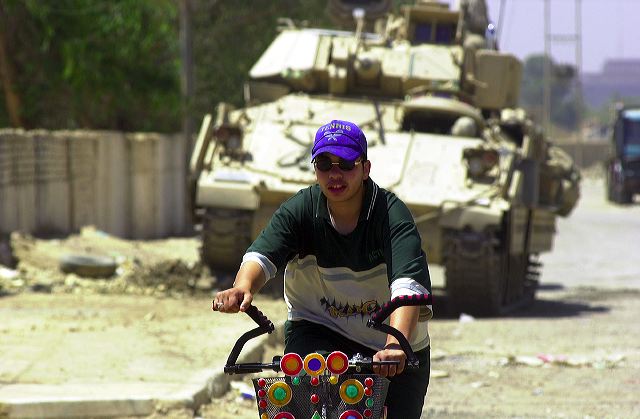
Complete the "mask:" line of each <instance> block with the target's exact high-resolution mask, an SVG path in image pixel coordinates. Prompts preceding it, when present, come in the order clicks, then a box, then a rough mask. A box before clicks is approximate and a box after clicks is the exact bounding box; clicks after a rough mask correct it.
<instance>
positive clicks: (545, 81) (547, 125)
mask: <svg viewBox="0 0 640 419" xmlns="http://www.w3.org/2000/svg"><path fill="white" fill-rule="evenodd" d="M550 26H551V5H550V0H544V61H543V63H542V64H543V67H542V86H543V92H542V121H543V122H542V125H543V126H544V132H545V133H546V135H547V136H549V137H552V135H551V134H552V133H551V42H550V41H551V33H550V30H549V28H550Z"/></svg>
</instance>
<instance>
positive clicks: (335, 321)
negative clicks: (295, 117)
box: [213, 120, 432, 419]
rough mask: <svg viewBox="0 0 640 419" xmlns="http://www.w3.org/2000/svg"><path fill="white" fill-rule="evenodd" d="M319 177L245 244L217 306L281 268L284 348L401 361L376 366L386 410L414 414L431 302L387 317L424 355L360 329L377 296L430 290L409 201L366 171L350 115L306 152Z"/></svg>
mask: <svg viewBox="0 0 640 419" xmlns="http://www.w3.org/2000/svg"><path fill="white" fill-rule="evenodd" d="M311 158H312V162H313V164H314V167H315V173H316V179H317V184H316V185H313V186H310V187H308V188H305V189H303V190H301V191H299V192H298V193H297V194H296V195H294V196H293V197H291V198H290V199H288V200H287V201H286V202H284V203H283V204H282V206H281V207H280V208H279V209H278V210H277V211H276V212H275V213H274V215H273V217H272V218H271V220H270V222H269V224H268V225H267V227H266V228H265V229H264V230H263V231H262V232H261V233H260V235H259V236H258V238H257V239H256V240H255V241H254V242H253V244H252V245H251V246H250V247H249V249H248V250H247V253H246V254H245V256H244V258H243V261H242V264H241V266H240V269H239V271H238V273H237V275H236V279H235V282H234V284H233V287H232V288H230V289H228V290H225V291H221V292H218V293H217V294H216V296H215V298H214V300H213V307H214V310H217V311H221V312H223V313H236V312H238V311H245V310H246V309H247V308H248V307H249V305H250V304H251V301H252V300H253V295H254V294H255V293H257V292H258V291H259V290H260V288H262V286H263V285H264V284H265V283H266V281H268V280H269V279H271V278H273V277H274V276H275V275H276V272H277V271H278V269H279V268H282V267H283V266H286V269H285V275H284V295H285V301H286V303H287V307H288V320H287V322H286V323H285V353H290V352H295V353H298V354H300V355H301V356H303V357H304V356H305V355H307V354H309V353H313V352H319V353H329V352H333V351H336V350H339V351H342V352H345V353H350V354H354V353H361V354H363V355H364V356H371V357H373V359H374V360H376V361H398V362H399V364H398V365H397V366H395V365H391V366H388V365H384V366H377V367H374V372H376V373H377V374H379V375H381V376H384V377H387V378H389V380H390V381H391V384H390V386H389V391H388V394H387V400H386V404H387V407H388V413H389V417H390V418H392V419H393V418H416V419H417V418H419V417H420V414H421V411H422V406H423V403H424V399H425V396H426V392H427V387H428V384H429V370H430V362H429V334H428V330H427V320H429V319H430V318H431V317H432V311H431V306H427V307H425V308H423V309H422V311H421V309H420V308H419V307H415V306H407V307H400V308H399V309H397V310H396V311H394V312H393V313H392V315H391V317H390V325H391V326H393V327H395V328H396V329H398V330H399V331H401V332H402V334H403V335H404V336H405V337H407V339H408V341H409V342H410V343H411V346H412V349H413V350H414V352H415V354H416V356H417V357H418V359H419V361H420V366H419V368H415V369H405V361H406V355H405V353H404V351H403V350H402V349H401V348H400V346H399V344H398V341H397V340H396V339H395V338H394V337H393V336H392V335H387V336H386V338H385V336H384V334H381V333H379V332H377V331H374V330H372V329H370V328H368V327H366V323H367V320H368V318H369V317H370V315H371V314H372V313H373V312H375V311H376V310H377V309H378V308H379V307H380V305H381V304H382V303H384V302H386V301H388V300H390V299H391V298H395V297H397V296H400V295H428V294H430V293H431V281H430V278H429V271H428V267H427V262H426V257H425V254H424V252H423V250H422V245H421V238H420V235H419V233H418V230H417V228H416V225H415V223H414V221H413V218H412V216H411V213H410V212H409V210H408V208H407V207H406V205H405V204H404V203H403V202H402V201H401V200H400V199H399V198H398V197H396V196H395V195H394V194H393V193H391V192H389V191H386V190H384V189H382V188H380V187H379V186H378V185H377V184H375V182H373V180H371V179H370V177H369V173H370V170H371V162H370V161H369V160H367V141H366V138H365V135H364V133H363V132H362V130H361V129H360V128H359V127H358V126H357V125H356V124H354V123H352V122H348V121H340V120H334V121H331V122H330V123H328V124H326V125H323V126H321V127H320V128H319V129H318V131H317V133H316V136H315V141H314V145H313V150H312V157H311Z"/></svg>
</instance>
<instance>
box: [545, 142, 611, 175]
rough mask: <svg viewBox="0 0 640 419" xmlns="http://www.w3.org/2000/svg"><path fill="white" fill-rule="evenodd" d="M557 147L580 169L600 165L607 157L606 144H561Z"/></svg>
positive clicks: (607, 146) (608, 147)
mask: <svg viewBox="0 0 640 419" xmlns="http://www.w3.org/2000/svg"><path fill="white" fill-rule="evenodd" d="M558 146H559V147H560V148H562V149H563V150H564V151H566V152H567V153H568V154H569V155H570V156H571V157H572V158H573V161H574V162H575V163H576V165H577V166H578V167H579V168H581V169H584V168H587V167H591V166H593V165H596V164H602V163H604V161H605V160H606V159H607V157H609V149H610V146H609V144H608V143H561V144H558Z"/></svg>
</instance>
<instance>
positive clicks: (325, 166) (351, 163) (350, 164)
mask: <svg viewBox="0 0 640 419" xmlns="http://www.w3.org/2000/svg"><path fill="white" fill-rule="evenodd" d="M360 163H362V160H357V161H356V160H343V159H340V161H337V162H332V161H331V160H330V159H326V158H321V159H316V160H314V161H313V164H314V166H315V167H316V169H318V170H320V171H321V172H328V171H329V170H331V168H332V167H333V166H335V165H338V168H339V169H340V170H342V171H343V172H349V171H351V170H353V169H354V167H356V166H357V165H359V164H360Z"/></svg>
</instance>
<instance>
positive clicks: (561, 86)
mask: <svg viewBox="0 0 640 419" xmlns="http://www.w3.org/2000/svg"><path fill="white" fill-rule="evenodd" d="M547 59H548V60H550V62H549V64H550V66H551V71H550V75H551V80H550V83H551V98H550V99H551V121H552V122H553V123H555V124H557V125H560V126H561V127H563V128H565V129H569V130H572V129H575V128H576V127H577V121H578V114H577V109H576V92H575V77H576V71H575V67H573V66H571V65H566V64H557V63H555V62H554V61H553V59H550V58H547V57H545V56H544V55H531V56H529V57H527V58H526V59H525V62H524V69H523V75H522V84H521V88H520V90H521V94H520V102H521V106H522V107H524V108H526V109H527V110H528V111H529V112H531V114H532V115H534V116H535V117H536V118H537V119H538V120H540V121H541V120H542V117H543V114H542V105H543V95H544V66H545V65H546V63H547Z"/></svg>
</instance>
